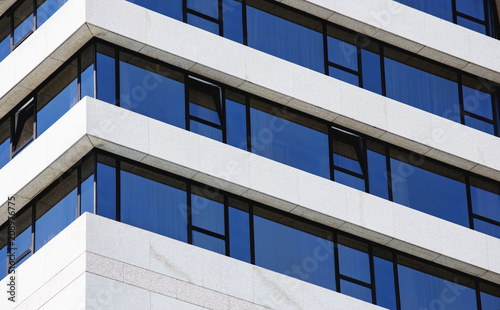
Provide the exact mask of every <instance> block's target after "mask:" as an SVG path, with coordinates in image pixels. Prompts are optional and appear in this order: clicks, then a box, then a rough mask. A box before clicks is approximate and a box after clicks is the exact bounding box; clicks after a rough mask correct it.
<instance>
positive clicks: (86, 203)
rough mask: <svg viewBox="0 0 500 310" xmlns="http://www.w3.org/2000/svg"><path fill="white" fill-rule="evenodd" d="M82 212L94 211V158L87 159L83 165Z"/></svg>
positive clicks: (81, 179)
mask: <svg viewBox="0 0 500 310" xmlns="http://www.w3.org/2000/svg"><path fill="white" fill-rule="evenodd" d="M80 182H81V185H80V186H81V194H80V214H83V213H85V212H89V213H94V158H93V157H92V158H90V159H88V160H86V161H85V162H84V163H83V164H82V166H81V178H80Z"/></svg>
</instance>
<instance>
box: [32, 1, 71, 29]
mask: <svg viewBox="0 0 500 310" xmlns="http://www.w3.org/2000/svg"><path fill="white" fill-rule="evenodd" d="M66 1H67V0H37V1H36V2H37V10H36V24H37V28H38V27H40V26H41V25H42V24H43V23H45V22H46V21H47V19H49V17H51V16H52V15H54V13H55V12H56V11H57V10H59V8H60V7H61V6H63V4H64V3H66Z"/></svg>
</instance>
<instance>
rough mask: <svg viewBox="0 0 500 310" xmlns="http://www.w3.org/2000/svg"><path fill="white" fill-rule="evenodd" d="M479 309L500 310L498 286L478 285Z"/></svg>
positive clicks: (499, 290)
mask: <svg viewBox="0 0 500 310" xmlns="http://www.w3.org/2000/svg"><path fill="white" fill-rule="evenodd" d="M480 288H481V308H482V309H483V310H498V309H500V288H499V287H498V286H493V285H487V284H484V283H481V284H480Z"/></svg>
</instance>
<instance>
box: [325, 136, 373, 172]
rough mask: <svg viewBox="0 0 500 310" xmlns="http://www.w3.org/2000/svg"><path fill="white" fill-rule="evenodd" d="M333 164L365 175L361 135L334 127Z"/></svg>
mask: <svg viewBox="0 0 500 310" xmlns="http://www.w3.org/2000/svg"><path fill="white" fill-rule="evenodd" d="M331 136H332V149H333V164H334V165H335V166H336V167H340V168H343V169H346V170H348V171H351V172H355V173H357V174H360V175H363V174H364V171H365V167H364V161H363V151H362V149H363V142H362V140H361V137H359V136H357V135H354V134H351V133H349V132H347V131H344V130H341V129H336V128H333V127H332V135H331Z"/></svg>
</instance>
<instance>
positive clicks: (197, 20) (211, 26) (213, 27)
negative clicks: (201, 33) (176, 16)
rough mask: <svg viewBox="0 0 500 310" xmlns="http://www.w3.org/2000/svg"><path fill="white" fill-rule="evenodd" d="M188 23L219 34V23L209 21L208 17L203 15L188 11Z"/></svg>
mask: <svg viewBox="0 0 500 310" xmlns="http://www.w3.org/2000/svg"><path fill="white" fill-rule="evenodd" d="M187 23H188V24H190V25H193V26H195V27H198V28H201V29H203V30H206V31H208V32H211V33H213V34H216V35H219V24H216V23H214V22H212V21H209V20H208V19H204V18H202V17H199V16H196V15H193V14H189V13H188V14H187Z"/></svg>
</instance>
